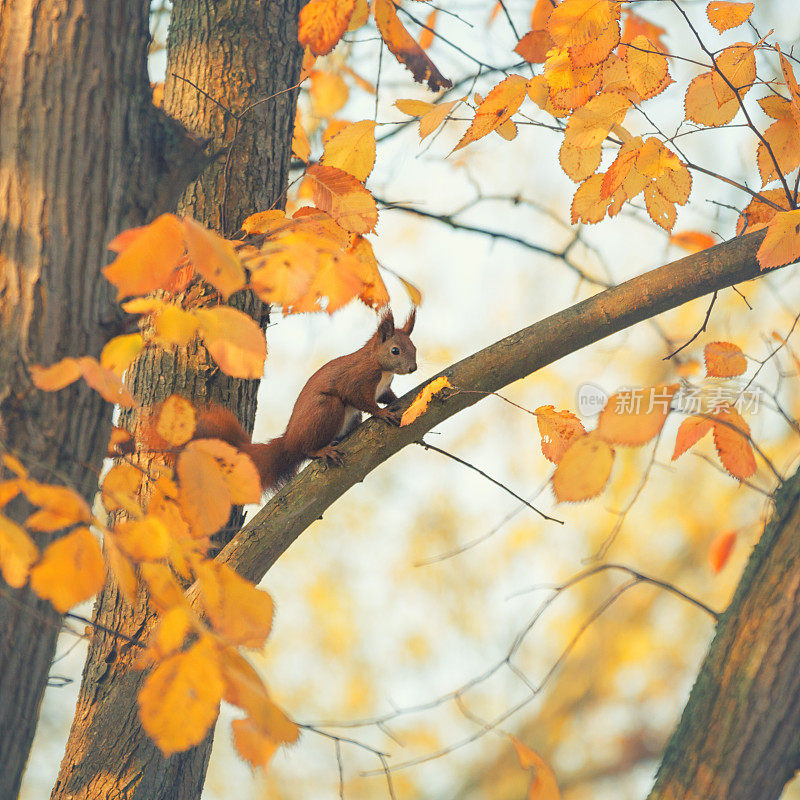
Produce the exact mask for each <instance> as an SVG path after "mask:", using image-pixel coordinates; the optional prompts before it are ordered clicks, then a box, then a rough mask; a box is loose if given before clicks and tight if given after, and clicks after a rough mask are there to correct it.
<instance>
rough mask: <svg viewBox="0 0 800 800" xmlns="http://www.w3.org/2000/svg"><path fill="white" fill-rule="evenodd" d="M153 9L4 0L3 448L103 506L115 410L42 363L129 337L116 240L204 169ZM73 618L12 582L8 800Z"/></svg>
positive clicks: (2, 677) (122, 0)
mask: <svg viewBox="0 0 800 800" xmlns="http://www.w3.org/2000/svg"><path fill="white" fill-rule="evenodd" d="M148 11H149V2H148V1H147V0H107V2H104V3H91V2H84V0H0V449H2V450H6V449H7V450H8V451H10V452H13V453H16V454H17V455H19V456H20V457H21V458H22V459H23V460H24V462H25V463H26V464H27V465H28V467H29V468H30V469H31V471H32V473H33V475H34V476H35V477H37V478H41V479H43V480H48V481H57V482H66V483H67V484H70V485H72V486H74V487H75V488H77V489H78V490H79V491H80V492H81V493H82V494H83V496H84V497H85V498H86V499H87V500H89V501H91V498H92V496H93V494H94V492H95V490H96V484H97V473H98V470H99V468H100V465H101V463H102V460H103V456H104V451H105V442H106V441H107V439H108V430H109V425H110V418H111V407H110V406H109V405H108V404H107V403H105V402H104V401H103V400H102V399H101V398H100V397H99V396H98V395H97V394H96V393H95V392H92V391H87V390H85V389H84V388H83V387H82V386H76V387H72V388H70V389H67V390H64V391H62V392H59V393H56V394H45V393H42V392H39V391H37V390H35V389H34V388H33V387H32V384H31V381H30V375H29V371H28V368H29V365H30V364H33V363H42V364H49V363H52V362H54V361H56V360H58V359H60V358H62V357H64V356H67V355H85V354H90V355H95V356H96V355H98V354H99V352H100V349H101V348H102V346H103V344H104V343H105V342H106V340H107V339H108V338H110V336H113V335H114V334H115V333H117V332H119V330H118V329H119V326H120V324H121V322H122V320H121V318H120V316H119V312H118V310H117V311H116V312H115V310H114V304H113V303H112V297H111V293H110V292H109V287H108V284H107V283H106V282H105V281H104V280H103V279H102V278H101V277H100V274H99V270H100V268H101V267H102V266H103V264H104V263H105V261H106V248H105V245H106V243H107V242H108V241H109V240H110V239H111V238H112V237H113V236H114V235H115V234H116V233H118V232H119V231H120V230H122V229H123V228H126V227H131V226H134V225H141V224H142V223H143V222H145V221H147V220H148V219H149V218H150V217H152V216H153V215H154V214H155V212H157V211H158V210H159V209H162V208H164V207H166V206H168V205H169V204H170V203H171V202H174V194H175V193H176V192H179V191H180V190H181V188H182V187H184V186H185V185H186V182H187V179H188V178H187V176H188V175H190V174H192V169H193V168H194V167H195V166H196V165H197V163H198V161H199V157H200V150H199V148H198V147H197V146H196V145H194V144H192V142H191V141H190V140H189V139H188V138H186V136H185V134H184V133H183V131H182V128H181V127H180V126H178V125H176V124H174V123H171V122H169V121H168V120H167V118H166V116H165V115H164V114H163V113H161V112H159V111H157V110H156V109H155V108H154V107H153V105H152V103H151V95H150V85H149V80H148V77H147V70H146V62H145V58H146V54H147V44H148V27H147V25H148ZM7 513H9V514H10V515H11V516H15V517H17V518H20V517H23V515H25V514H26V509H25V508H24V507H23V506H22V504H21V503H17V504H16V507H15V506H14V505H12V506H10V507H9V508H8V509H7ZM23 518H24V517H23ZM50 538H52V537H49V536H40V537H38V544H39V545H40V546H44V545H46V544H47V542H48V541H49V539H50ZM60 624H61V620H60V617H59V616H58V614H57V613H56V612H55V611H54V610H53V608H52V606H51V605H50V603H48V602H44V601H41V600H39V599H38V598H37V597H36V596H35V595H33V593H32V592H30V591H29V590H28V589H21V590H12V589H11V588H10V587H9V586H8V585H7V584H5V583H4V582H3V581H2V579H0V731H2V732H3V733H2V736H0V764H2V765H3V767H2V770H0V797H3V798H13V797H15V796H16V794H17V792H18V790H19V785H20V780H21V776H22V772H23V769H24V766H25V763H26V761H27V757H28V751H29V749H30V745H31V741H32V739H33V734H34V730H35V726H36V721H37V718H38V713H39V706H40V703H41V699H42V695H43V693H44V689H45V687H46V684H47V675H48V671H49V668H50V661H51V658H52V655H53V651H54V648H55V642H56V637H57V635H58V631H59V628H60Z"/></svg>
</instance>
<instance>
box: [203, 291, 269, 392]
mask: <svg viewBox="0 0 800 800" xmlns="http://www.w3.org/2000/svg"><path fill="white" fill-rule="evenodd" d="M192 313H193V314H194V315H195V317H196V318H197V321H198V323H199V325H200V335H201V336H202V337H203V341H204V343H205V346H206V347H207V348H208V352H209V353H211V356H212V358H213V359H214V361H216V362H217V364H218V365H219V368H220V369H221V370H222V371H223V372H224V373H225V374H226V375H230V376H231V377H232V378H260V377H261V376H262V375H263V374H264V359H265V358H266V357H267V342H266V340H265V339H264V333H263V332H262V330H261V328H259V327H258V325H256V323H255V322H254V321H253V320H252V318H251V317H249V316H248V315H247V314H245V313H243V312H242V311H238V310H237V309H235V308H230V307H229V306H217V307H216V308H198V309H196V310H195V311H193V312H192Z"/></svg>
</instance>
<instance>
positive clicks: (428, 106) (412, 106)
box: [395, 97, 466, 139]
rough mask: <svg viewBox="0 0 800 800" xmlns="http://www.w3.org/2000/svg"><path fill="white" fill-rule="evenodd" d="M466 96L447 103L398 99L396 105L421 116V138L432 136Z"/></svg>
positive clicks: (402, 109)
mask: <svg viewBox="0 0 800 800" xmlns="http://www.w3.org/2000/svg"><path fill="white" fill-rule="evenodd" d="M465 99H466V97H459V98H458V99H457V100H450V101H448V102H447V103H426V102H425V101H423V100H398V101H396V102H395V106H396V107H397V108H398V109H399V110H400V111H402V112H403V113H404V114H408V116H410V117H419V118H420V120H419V138H420V139H424V138H426V137H427V136H430V135H431V134H432V133H433V132H434V131H435V130H436V129H437V128H438V127H439V126H440V125H441V124H442V123H443V122H444V121H445V120H446V119H447V117H448V116H449V115H450V114H451V113H452V112H453V110H454V109H455V108H456V106H458V105H459V104H460V103H463V102H464V100H465Z"/></svg>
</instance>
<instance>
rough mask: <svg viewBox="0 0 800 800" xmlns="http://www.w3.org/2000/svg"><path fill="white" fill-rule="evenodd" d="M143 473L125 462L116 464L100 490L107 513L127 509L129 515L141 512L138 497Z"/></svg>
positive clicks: (104, 479)
mask: <svg viewBox="0 0 800 800" xmlns="http://www.w3.org/2000/svg"><path fill="white" fill-rule="evenodd" d="M143 477H144V476H143V475H142V471H141V470H140V469H137V468H136V467H134V466H133V464H126V463H125V462H124V461H123V462H120V463H119V464H115V465H114V466H113V467H111V469H110V470H109V471H108V474H107V475H106V477H105V478H103V485H102V487H101V489H100V496H101V497H102V498H103V505H104V506H105V507H106V510H107V511H116V510H117V509H125V510H126V511H128V512H129V513H136V512H137V511H139V510H140V508H141V506H140V501H139V497H138V493H139V488H140V487H141V485H142V479H143Z"/></svg>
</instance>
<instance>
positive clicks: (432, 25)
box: [418, 8, 439, 50]
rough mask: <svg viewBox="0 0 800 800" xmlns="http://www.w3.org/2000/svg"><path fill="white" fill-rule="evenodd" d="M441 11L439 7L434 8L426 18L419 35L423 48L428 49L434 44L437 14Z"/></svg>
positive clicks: (420, 44)
mask: <svg viewBox="0 0 800 800" xmlns="http://www.w3.org/2000/svg"><path fill="white" fill-rule="evenodd" d="M438 12H439V9H438V8H434V9H433V11H431V13H430V14H428V18H427V19H426V20H425V25H424V27H423V28H422V31H421V33H420V35H419V39H418V41H419V46H420V47H421V48H422V49H423V50H427V49H428V48H429V47H430V46H431V45H432V44H433V34H434V31H435V30H436V15H437V13H438Z"/></svg>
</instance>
